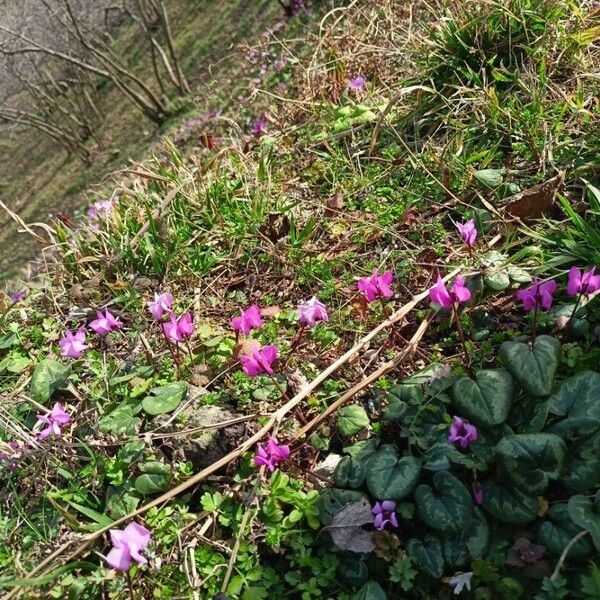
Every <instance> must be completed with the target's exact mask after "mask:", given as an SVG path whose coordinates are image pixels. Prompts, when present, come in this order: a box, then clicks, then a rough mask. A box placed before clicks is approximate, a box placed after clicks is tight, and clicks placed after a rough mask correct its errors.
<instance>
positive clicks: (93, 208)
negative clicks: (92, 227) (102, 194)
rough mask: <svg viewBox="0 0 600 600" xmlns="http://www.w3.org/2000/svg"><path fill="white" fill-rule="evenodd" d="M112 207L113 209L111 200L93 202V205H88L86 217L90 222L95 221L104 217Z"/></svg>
mask: <svg viewBox="0 0 600 600" xmlns="http://www.w3.org/2000/svg"><path fill="white" fill-rule="evenodd" d="M112 207H113V201H112V200H98V202H94V203H93V204H90V206H89V207H88V209H87V216H88V217H89V218H90V219H91V220H96V219H98V218H99V217H101V216H103V215H106V214H107V213H108V212H109V211H110V210H111V208H112Z"/></svg>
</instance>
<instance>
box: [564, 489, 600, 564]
mask: <svg viewBox="0 0 600 600" xmlns="http://www.w3.org/2000/svg"><path fill="white" fill-rule="evenodd" d="M567 510H568V511H569V516H570V517H571V520H572V521H573V523H575V525H579V527H581V528H582V529H587V530H588V531H589V532H590V535H591V536H592V540H593V542H594V546H596V550H598V551H599V552H600V491H598V492H597V493H596V495H595V496H594V498H593V500H592V499H590V498H588V497H587V496H579V495H578V496H571V497H570V498H569V503H568V504H567Z"/></svg>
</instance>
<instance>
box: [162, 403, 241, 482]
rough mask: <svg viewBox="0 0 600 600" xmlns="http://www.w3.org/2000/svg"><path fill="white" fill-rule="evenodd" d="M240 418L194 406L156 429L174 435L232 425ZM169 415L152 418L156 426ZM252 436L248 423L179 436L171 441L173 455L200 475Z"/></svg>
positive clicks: (219, 409)
mask: <svg viewBox="0 0 600 600" xmlns="http://www.w3.org/2000/svg"><path fill="white" fill-rule="evenodd" d="M240 416H242V415H241V414H239V413H235V412H233V411H231V410H229V409H227V408H223V407H221V406H205V405H195V404H193V405H192V406H189V407H188V408H186V409H185V410H184V411H183V412H182V413H181V414H180V415H179V416H178V417H177V418H176V419H175V421H173V422H172V423H169V424H168V425H166V426H165V427H162V428H160V429H159V431H161V432H168V433H175V432H178V431H181V432H183V431H187V430H189V429H196V428H197V427H207V426H209V425H215V424H217V423H223V422H226V421H231V420H232V419H235V418H237V417H240ZM168 420H169V415H159V416H158V417H156V418H155V420H154V421H155V423H157V424H158V425H160V424H161V422H162V423H166V422H167V421H168ZM250 433H251V431H250V427H249V423H248V422H244V423H236V424H234V425H229V426H227V427H219V428H214V429H206V430H204V431H198V432H196V433H190V434H182V436H181V437H173V438H170V439H169V441H170V443H171V445H172V446H173V449H174V450H175V452H176V454H177V455H178V456H179V457H180V458H181V459H182V460H185V461H190V462H191V463H192V464H193V465H194V469H195V470H197V471H199V470H201V469H203V468H204V467H208V466H209V465H211V464H213V463H214V462H216V461H218V460H219V459H221V458H223V457H224V456H225V455H226V454H228V453H229V452H231V451H232V450H234V449H235V448H237V447H238V446H239V445H240V444H241V443H242V442H243V441H244V440H246V439H247V438H248V437H249V434H250Z"/></svg>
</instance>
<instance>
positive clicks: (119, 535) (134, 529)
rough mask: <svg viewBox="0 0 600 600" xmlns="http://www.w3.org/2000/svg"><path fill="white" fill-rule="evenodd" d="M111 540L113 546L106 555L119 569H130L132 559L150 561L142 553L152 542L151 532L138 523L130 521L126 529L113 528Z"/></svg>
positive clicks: (110, 563) (107, 560)
mask: <svg viewBox="0 0 600 600" xmlns="http://www.w3.org/2000/svg"><path fill="white" fill-rule="evenodd" d="M109 533H110V541H111V542H112V545H113V548H112V550H111V551H110V552H109V553H108V556H107V557H106V562H108V564H109V565H110V566H111V567H112V568H113V569H117V570H118V571H128V570H129V568H130V567H131V561H132V559H133V560H135V562H137V563H139V564H140V565H143V564H145V563H147V562H148V561H147V560H146V559H145V558H144V557H143V556H142V555H141V552H142V550H144V549H145V548H146V546H147V545H148V544H149V543H150V532H149V531H148V530H147V529H146V528H145V527H142V526H141V525H138V524H137V523H130V524H129V525H127V527H125V529H123V530H121V529H111V530H110V532H109Z"/></svg>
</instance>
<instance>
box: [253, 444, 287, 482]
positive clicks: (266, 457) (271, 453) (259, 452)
mask: <svg viewBox="0 0 600 600" xmlns="http://www.w3.org/2000/svg"><path fill="white" fill-rule="evenodd" d="M289 455H290V447H289V446H283V445H280V444H278V443H277V442H276V441H275V440H274V439H273V438H272V437H269V441H268V442H267V443H266V445H265V446H263V445H262V444H257V445H256V454H255V456H254V458H253V459H252V460H253V461H254V464H255V465H257V466H259V467H262V466H263V465H264V466H266V467H267V469H269V471H271V473H272V472H273V471H274V470H275V468H276V467H277V463H279V462H281V461H282V460H286V459H287V458H288V457H289Z"/></svg>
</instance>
